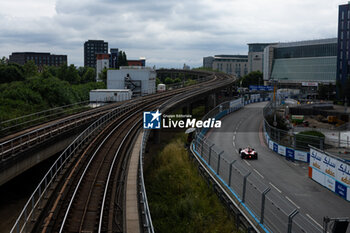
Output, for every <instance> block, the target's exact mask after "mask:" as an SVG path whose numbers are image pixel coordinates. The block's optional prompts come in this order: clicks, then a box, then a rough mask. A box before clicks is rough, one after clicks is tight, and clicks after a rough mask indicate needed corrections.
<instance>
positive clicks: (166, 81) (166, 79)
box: [164, 77, 173, 84]
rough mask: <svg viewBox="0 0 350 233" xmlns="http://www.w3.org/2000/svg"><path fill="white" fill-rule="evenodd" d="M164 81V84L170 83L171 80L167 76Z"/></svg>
mask: <svg viewBox="0 0 350 233" xmlns="http://www.w3.org/2000/svg"><path fill="white" fill-rule="evenodd" d="M164 83H165V84H172V83H173V80H172V79H171V78H169V77H167V78H165V80H164Z"/></svg>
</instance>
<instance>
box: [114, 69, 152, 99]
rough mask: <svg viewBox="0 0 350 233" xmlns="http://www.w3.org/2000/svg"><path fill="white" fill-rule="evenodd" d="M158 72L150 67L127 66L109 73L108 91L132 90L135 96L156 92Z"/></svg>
mask: <svg viewBox="0 0 350 233" xmlns="http://www.w3.org/2000/svg"><path fill="white" fill-rule="evenodd" d="M156 76H157V74H156V71H155V70H153V69H151V68H149V67H140V66H137V67H136V66H135V67H134V66H125V67H120V69H119V70H108V71H107V89H130V90H131V91H132V92H133V95H134V96H144V95H148V94H153V93H155V92H156Z"/></svg>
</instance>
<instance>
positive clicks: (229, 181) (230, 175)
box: [228, 160, 237, 187]
mask: <svg viewBox="0 0 350 233" xmlns="http://www.w3.org/2000/svg"><path fill="white" fill-rule="evenodd" d="M236 161H237V160H233V161H232V163H230V173H229V176H228V186H229V187H231V177H232V167H233V164H234V163H235V162H236Z"/></svg>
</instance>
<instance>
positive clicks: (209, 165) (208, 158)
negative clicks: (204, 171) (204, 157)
mask: <svg viewBox="0 0 350 233" xmlns="http://www.w3.org/2000/svg"><path fill="white" fill-rule="evenodd" d="M214 145H215V144H214V143H213V145H211V146H209V156H208V161H207V162H208V164H209V166H210V158H211V150H212V149H211V148H213V146H214Z"/></svg>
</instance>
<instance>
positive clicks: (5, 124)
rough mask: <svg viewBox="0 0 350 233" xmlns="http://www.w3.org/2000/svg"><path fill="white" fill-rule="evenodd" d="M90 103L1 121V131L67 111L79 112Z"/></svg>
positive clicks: (70, 105) (65, 106) (66, 106)
mask: <svg viewBox="0 0 350 233" xmlns="http://www.w3.org/2000/svg"><path fill="white" fill-rule="evenodd" d="M88 104H89V101H82V102H77V103H73V104H69V105H64V106H60V107H55V108H51V109H48V110H44V111H40V112H36V113H32V114H28V115H25V116H21V117H17V118H14V119H10V120H6V121H2V122H0V133H2V132H8V131H11V130H12V129H19V128H21V127H27V126H31V125H33V124H37V123H39V122H43V121H47V120H52V119H55V118H57V117H59V116H62V115H64V114H65V113H67V112H79V111H80V110H82V109H84V108H85V107H86V106H88Z"/></svg>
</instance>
